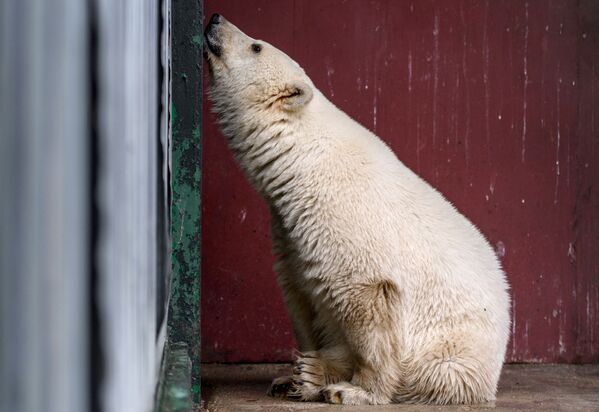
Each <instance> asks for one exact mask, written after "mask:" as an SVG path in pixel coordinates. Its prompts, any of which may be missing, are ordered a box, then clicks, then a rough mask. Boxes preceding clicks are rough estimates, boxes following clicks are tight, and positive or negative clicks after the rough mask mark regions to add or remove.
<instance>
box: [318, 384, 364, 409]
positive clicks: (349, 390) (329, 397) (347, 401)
mask: <svg viewBox="0 0 599 412" xmlns="http://www.w3.org/2000/svg"><path fill="white" fill-rule="evenodd" d="M322 395H323V396H324V400H325V401H326V402H327V403H332V404H334V405H370V404H372V403H373V402H372V401H371V396H370V395H369V394H368V392H366V391H365V390H364V389H362V388H360V387H359V386H355V385H352V384H351V383H349V382H339V383H334V384H331V385H328V386H326V387H325V388H324V389H323V390H322Z"/></svg>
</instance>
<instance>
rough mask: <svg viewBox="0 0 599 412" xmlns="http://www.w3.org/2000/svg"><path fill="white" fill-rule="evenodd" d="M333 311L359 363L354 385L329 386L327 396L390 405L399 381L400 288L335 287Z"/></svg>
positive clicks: (389, 284)
mask: <svg viewBox="0 0 599 412" xmlns="http://www.w3.org/2000/svg"><path fill="white" fill-rule="evenodd" d="M331 290H334V291H335V293H334V294H331V295H330V297H329V299H330V305H331V311H332V313H333V314H334V316H335V318H336V319H337V321H338V322H339V323H340V325H341V326H342V328H343V330H344V332H345V336H346V339H347V343H348V346H349V349H350V351H351V353H352V357H353V358H354V359H355V365H354V371H353V376H352V378H351V380H350V381H346V382H339V383H335V384H331V385H328V386H327V387H326V388H325V389H324V390H323V396H324V397H325V400H326V401H327V402H329V403H335V404H343V405H364V404H374V405H382V404H388V403H390V402H391V399H392V398H393V395H394V391H395V388H396V387H397V383H398V382H399V365H400V361H399V356H400V351H401V347H400V342H401V330H400V329H399V325H400V322H399V320H398V310H399V298H400V296H399V289H398V287H397V285H396V284H394V283H393V282H392V281H389V280H381V281H378V282H373V283H353V284H348V282H347V279H344V281H343V284H342V285H336V287H335V288H331Z"/></svg>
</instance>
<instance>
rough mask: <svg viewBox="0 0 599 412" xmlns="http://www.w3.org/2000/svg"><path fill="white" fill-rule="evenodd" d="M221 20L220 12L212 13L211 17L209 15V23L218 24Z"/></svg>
mask: <svg viewBox="0 0 599 412" xmlns="http://www.w3.org/2000/svg"><path fill="white" fill-rule="evenodd" d="M220 21H221V17H220V14H218V13H214V14H213V15H212V17H210V24H218V23H220Z"/></svg>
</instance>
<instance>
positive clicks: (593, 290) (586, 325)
mask: <svg viewBox="0 0 599 412" xmlns="http://www.w3.org/2000/svg"><path fill="white" fill-rule="evenodd" d="M579 22H580V30H579V56H580V57H579V66H578V76H579V82H580V84H581V85H582V87H581V91H580V96H579V100H578V113H579V114H578V139H579V146H578V151H577V157H578V165H577V172H578V181H577V207H576V210H575V213H574V222H573V230H574V236H575V242H574V243H573V245H572V249H571V253H569V257H570V260H571V261H573V262H574V263H575V264H576V273H577V278H576V281H577V289H576V302H577V306H576V309H577V320H578V323H577V328H576V333H577V345H576V358H575V360H576V361H578V362H595V363H596V362H598V361H599V161H598V157H599V113H598V108H599V3H598V2H596V1H592V0H583V1H581V2H580V8H579Z"/></svg>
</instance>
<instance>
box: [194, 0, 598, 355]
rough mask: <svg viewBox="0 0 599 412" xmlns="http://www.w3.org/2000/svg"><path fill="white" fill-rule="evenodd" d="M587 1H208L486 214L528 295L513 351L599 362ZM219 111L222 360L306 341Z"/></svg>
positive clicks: (214, 297) (211, 299)
mask: <svg viewBox="0 0 599 412" xmlns="http://www.w3.org/2000/svg"><path fill="white" fill-rule="evenodd" d="M579 3H580V4H579ZM593 3H595V4H597V2H593V1H591V0H582V1H581V2H578V1H574V0H573V1H549V0H539V1H528V2H525V1H516V0H514V1H495V0H493V1H486V2H485V1H480V2H475V1H457V0H456V1H448V0H439V1H397V0H387V1H384V0H380V1H363V0H354V1H325V0H318V1H316V0H315V1H306V0H305V1H300V0H297V1H289V0H287V1H284V0H272V1H246V0H238V1H210V0H207V1H206V16H210V15H211V13H213V12H219V13H221V14H223V15H224V16H225V17H226V18H227V19H229V20H231V21H232V22H233V23H234V24H236V25H237V26H239V27H240V28H241V29H242V30H244V31H245V32H247V33H248V34H249V35H250V36H252V37H256V38H259V39H264V40H266V41H268V42H270V43H272V44H273V45H275V46H277V47H279V48H280V49H282V50H283V51H285V52H286V53H288V54H289V55H290V56H292V57H293V58H294V59H295V60H296V61H297V62H299V63H300V65H302V66H303V67H304V69H305V70H306V72H307V73H308V75H309V76H310V77H311V78H312V80H313V81H314V83H315V84H316V85H317V87H319V88H320V90H322V91H323V93H324V94H325V95H327V96H328V97H329V98H330V99H331V100H332V101H333V102H334V103H335V104H337V105H338V106H339V107H340V108H341V109H342V110H344V111H346V112H347V113H348V114H350V115H351V116H352V117H354V118H355V119H356V120H358V121H359V122H361V123H362V124H364V125H365V126H366V127H368V128H370V129H371V130H373V131H375V133H376V134H378V135H379V136H380V137H381V138H382V139H384V140H385V141H386V142H388V143H389V145H390V146H391V147H392V148H393V149H394V150H395V152H396V153H397V155H398V156H399V158H400V159H401V160H402V161H403V162H404V163H405V164H406V165H408V166H409V167H411V168H412V169H414V170H415V171H417V172H418V173H419V174H420V175H421V176H422V177H424V178H425V179H426V180H427V181H428V182H430V183H431V184H432V185H433V186H435V187H436V188H438V189H439V190H440V191H441V192H442V193H443V194H444V195H445V196H446V197H447V198H448V199H449V200H450V201H452V202H453V203H454V204H455V205H456V206H457V207H458V208H459V210H460V211H461V212H462V213H463V214H465V215H466V216H467V217H469V218H470V219H471V220H472V221H473V222H474V223H475V224H476V225H477V226H478V227H479V228H480V229H481V230H482V231H483V233H485V235H486V236H487V237H488V239H489V240H490V242H491V244H492V245H493V246H494V247H495V249H496V250H497V253H498V254H499V255H500V256H501V260H502V262H503V265H504V267H505V270H506V272H507V274H508V276H509V280H510V283H511V286H512V296H513V327H512V333H513V336H512V339H511V342H510V343H509V347H508V359H509V360H510V361H517V362H572V361H574V362H579V361H581V362H589V361H594V362H597V361H599V162H598V160H599V159H598V156H599V142H598V140H599V136H598V135H597V133H598V131H599V113H595V112H598V110H597V106H598V103H599V58H598V55H597V53H598V52H599V34H598V31H597V30H598V27H599V18H598V16H599V10H598V8H597V6H596V5H593ZM209 108H210V105H209V104H208V103H207V104H206V105H205V110H204V116H205V117H204V152H203V156H204V187H203V201H204V203H203V244H202V246H203V264H202V284H203V288H202V290H203V296H202V311H203V313H202V322H203V323H202V338H203V347H202V350H203V359H204V360H205V361H226V362H236V361H282V360H288V359H290V354H291V351H292V348H293V346H294V338H293V333H292V331H291V327H290V323H289V321H288V319H287V314H286V312H285V309H284V306H283V303H282V298H281V293H280V291H279V289H278V286H277V284H276V281H275V275H274V274H273V272H272V269H271V268H272V263H273V259H272V257H271V254H270V235H269V216H268V212H267V208H266V205H265V203H264V202H263V201H262V200H261V199H260V198H259V196H258V195H257V194H256V193H255V192H254V191H253V190H252V189H251V188H250V186H249V185H248V183H247V182H246V180H245V178H244V176H243V175H242V173H241V172H240V170H239V169H238V167H237V166H236V164H235V163H234V161H233V158H232V156H231V154H230V153H229V151H228V149H227V147H226V144H225V140H224V138H223V137H222V136H221V134H220V133H219V131H218V129H217V127H216V125H215V123H214V117H213V116H212V115H211V114H210V112H209Z"/></svg>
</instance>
